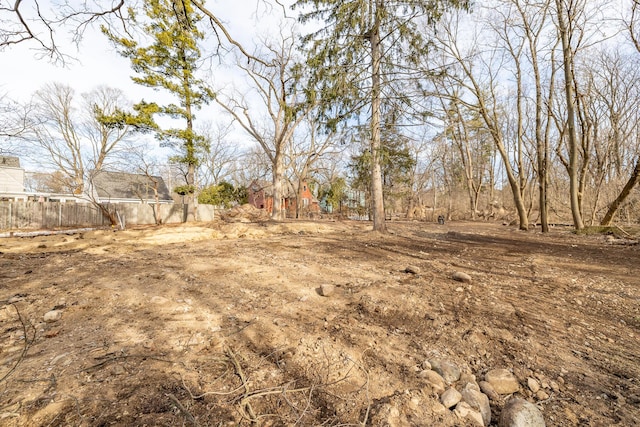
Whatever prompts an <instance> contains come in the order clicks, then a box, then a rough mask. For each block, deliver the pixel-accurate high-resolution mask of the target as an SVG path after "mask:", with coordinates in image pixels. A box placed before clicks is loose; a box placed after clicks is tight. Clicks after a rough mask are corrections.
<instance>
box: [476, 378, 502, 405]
mask: <svg viewBox="0 0 640 427" xmlns="http://www.w3.org/2000/svg"><path fill="white" fill-rule="evenodd" d="M478 385H479V386H480V390H481V391H482V392H483V393H484V394H486V395H487V397H489V399H491V400H494V401H497V400H500V395H499V394H498V393H496V390H495V389H494V388H493V386H492V385H491V383H488V382H486V381H480V383H479V384H478Z"/></svg>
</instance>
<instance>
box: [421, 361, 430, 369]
mask: <svg viewBox="0 0 640 427" xmlns="http://www.w3.org/2000/svg"><path fill="white" fill-rule="evenodd" d="M420 367H421V368H422V369H424V370H425V371H428V370H430V369H431V362H429V361H428V360H425V361H424V362H422V363H421V364H420Z"/></svg>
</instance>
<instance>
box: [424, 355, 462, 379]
mask: <svg viewBox="0 0 640 427" xmlns="http://www.w3.org/2000/svg"><path fill="white" fill-rule="evenodd" d="M429 363H431V369H433V370H434V371H436V372H437V373H439V374H440V376H442V378H444V380H445V381H446V383H447V384H451V383H454V382H456V381H458V380H459V379H460V368H458V366H457V365H456V364H455V363H453V362H450V361H448V360H446V359H433V360H430V361H429Z"/></svg>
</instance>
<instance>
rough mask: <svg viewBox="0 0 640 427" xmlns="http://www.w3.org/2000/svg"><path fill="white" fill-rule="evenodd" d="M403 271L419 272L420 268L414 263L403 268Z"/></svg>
mask: <svg viewBox="0 0 640 427" xmlns="http://www.w3.org/2000/svg"><path fill="white" fill-rule="evenodd" d="M404 272H405V273H409V274H420V268H419V267H416V266H415V265H408V266H407V268H405V269H404Z"/></svg>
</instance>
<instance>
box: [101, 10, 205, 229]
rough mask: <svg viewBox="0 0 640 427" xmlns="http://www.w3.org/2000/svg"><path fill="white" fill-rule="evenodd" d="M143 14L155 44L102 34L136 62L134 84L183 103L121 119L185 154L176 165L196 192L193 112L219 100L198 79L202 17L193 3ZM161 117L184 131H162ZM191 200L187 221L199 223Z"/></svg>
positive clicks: (199, 141) (148, 107)
mask: <svg viewBox="0 0 640 427" xmlns="http://www.w3.org/2000/svg"><path fill="white" fill-rule="evenodd" d="M143 11H144V14H145V15H146V18H147V19H146V20H145V22H144V23H140V26H141V29H142V31H143V33H144V34H145V35H146V36H148V39H149V41H150V43H149V44H148V45H146V46H143V45H142V43H141V42H138V41H136V40H133V39H131V38H128V37H120V36H118V35H116V34H114V33H112V32H111V31H110V30H109V29H107V28H105V27H103V29H102V31H103V33H105V34H106V35H107V37H109V39H110V40H111V41H112V42H113V43H114V44H115V45H116V46H117V47H118V49H119V53H120V54H121V55H122V56H124V57H126V58H129V60H130V61H131V68H132V69H133V71H134V72H135V73H136V75H135V76H133V77H132V80H133V81H134V82H135V83H137V84H139V85H142V86H147V87H150V88H154V89H161V90H165V91H167V92H169V93H170V94H172V95H174V96H175V97H176V98H177V99H178V103H177V104H173V103H172V104H168V105H158V104H156V103H153V102H152V103H147V102H145V101H141V102H140V103H138V104H136V106H135V107H134V108H135V110H136V111H137V112H138V114H137V115H136V116H135V117H134V116H130V115H123V117H121V118H119V119H118V120H124V121H127V122H128V123H129V124H134V125H138V126H140V127H141V128H143V129H149V128H152V129H154V130H155V132H156V137H157V138H158V139H159V140H160V142H161V145H165V146H174V147H176V148H178V149H179V152H180V154H179V155H177V156H175V157H174V158H173V160H174V161H176V162H178V163H182V164H184V165H186V167H187V174H186V181H187V182H186V185H187V186H188V187H189V188H192V189H194V190H195V188H196V187H195V185H196V182H195V171H196V167H197V166H198V163H199V157H198V148H199V147H200V146H202V145H203V144H204V141H205V138H204V137H203V136H201V135H198V134H197V133H196V132H195V131H194V128H193V122H194V118H195V116H194V111H195V110H197V109H199V108H201V107H202V105H203V104H206V103H208V102H209V101H210V100H212V99H213V97H214V94H213V92H212V91H211V89H210V88H209V87H208V86H207V85H206V83H205V82H204V81H203V80H201V79H199V78H197V77H196V71H197V68H198V61H199V60H200V58H201V51H200V49H199V47H198V42H199V41H200V40H202V39H203V38H204V35H203V33H202V32H201V31H200V30H199V29H198V23H199V22H200V21H201V20H202V16H201V15H200V14H198V13H197V12H196V11H195V10H194V8H193V5H192V3H191V1H189V0H183V1H180V2H174V1H172V0H145V3H144V7H143ZM130 15H131V16H130V18H131V20H132V22H134V23H136V24H138V23H139V20H138V17H137V16H135V13H134V11H133V10H131V11H130ZM157 114H159V115H164V116H168V117H170V118H172V119H178V120H181V121H183V122H184V127H180V128H170V129H161V128H160V127H159V126H158V125H157V124H156V122H155V121H154V120H153V116H155V115H157ZM187 200H188V203H189V215H188V220H194V219H195V201H196V200H197V199H196V198H195V197H194V194H193V193H191V194H189V195H188V199H187Z"/></svg>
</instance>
